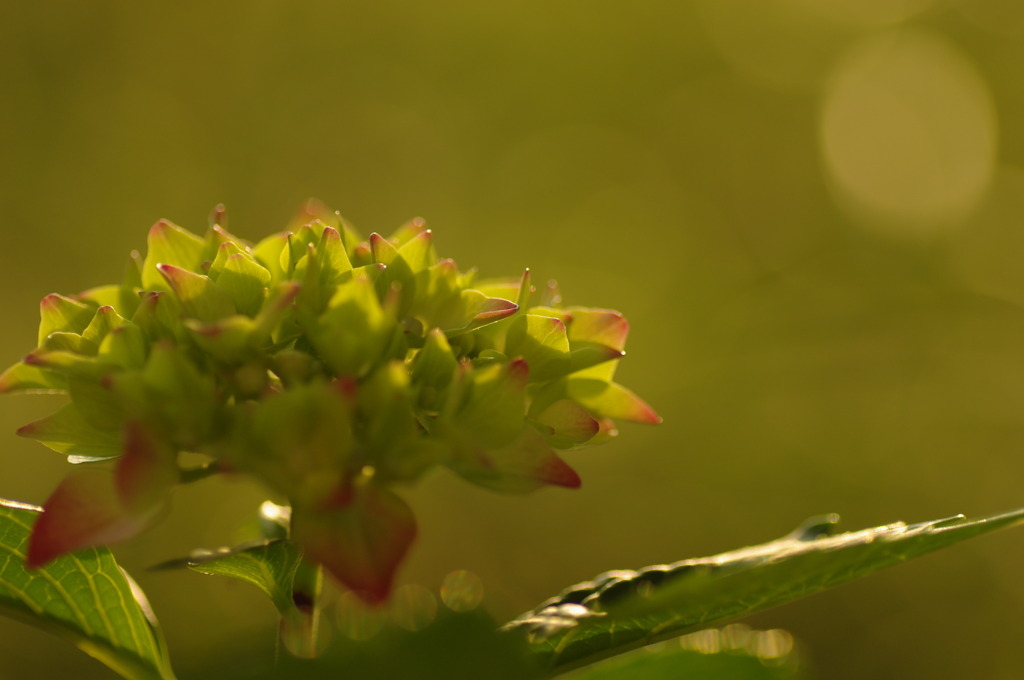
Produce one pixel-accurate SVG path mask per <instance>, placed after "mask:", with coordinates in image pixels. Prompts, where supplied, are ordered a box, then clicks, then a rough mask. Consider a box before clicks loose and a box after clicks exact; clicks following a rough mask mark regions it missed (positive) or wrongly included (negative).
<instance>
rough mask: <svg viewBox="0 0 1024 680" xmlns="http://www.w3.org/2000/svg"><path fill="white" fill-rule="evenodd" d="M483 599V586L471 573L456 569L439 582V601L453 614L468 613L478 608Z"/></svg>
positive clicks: (478, 578) (477, 577)
mask: <svg viewBox="0 0 1024 680" xmlns="http://www.w3.org/2000/svg"><path fill="white" fill-rule="evenodd" d="M483 599H484V584H483V582H482V581H481V580H480V577H479V576H477V575H476V574H474V573H473V572H471V571H467V570H465V569H458V570H456V571H453V572H451V573H449V574H448V575H447V576H445V577H444V580H443V581H442V582H441V601H442V602H444V604H445V606H446V607H448V608H449V609H451V610H452V611H454V612H468V611H472V610H473V609H476V608H477V607H478V606H480V603H481V602H482V601H483Z"/></svg>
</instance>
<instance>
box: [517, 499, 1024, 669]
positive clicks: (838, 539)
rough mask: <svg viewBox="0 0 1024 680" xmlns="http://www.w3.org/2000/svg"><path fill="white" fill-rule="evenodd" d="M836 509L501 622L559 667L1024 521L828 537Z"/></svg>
mask: <svg viewBox="0 0 1024 680" xmlns="http://www.w3.org/2000/svg"><path fill="white" fill-rule="evenodd" d="M837 522H838V517H837V516H836V515H829V516H827V517H824V518H819V519H816V520H811V521H809V522H807V523H805V524H804V525H803V526H801V527H800V528H798V529H797V530H796V531H794V532H793V533H791V534H789V535H787V536H784V537H783V538H781V539H778V540H776V541H772V542H770V543H765V544H763V545H758V546H754V547H750V548H742V549H740V550H736V551H733V552H727V553H723V554H721V555H716V556H713V557H705V558H697V559H688V560H682V561H680V562H675V563H673V564H660V565H654V566H650V567H645V568H644V569H640V570H638V571H610V572H606V573H604V574H601V575H600V576H598V577H596V578H595V579H594V580H593V581H587V582H585V583H580V584H577V585H575V586H571V587H569V588H567V589H565V590H564V591H563V592H562V593H560V594H559V595H557V596H555V597H553V598H551V599H549V600H547V601H546V602H544V603H542V604H541V605H540V606H539V607H538V608H537V609H536V610H534V611H531V612H527V613H526V614H524V615H522V616H521V617H519V618H518V619H516V620H515V621H513V622H511V623H509V624H508V625H507V626H506V627H505V630H519V631H523V632H525V633H526V634H527V637H528V639H529V640H530V642H531V644H532V645H533V649H534V652H535V653H536V654H537V655H538V656H540V657H541V658H542V659H543V660H544V663H545V664H546V665H547V666H548V667H549V668H551V669H554V670H560V671H561V670H568V669H571V668H575V667H578V666H582V665H585V664H588V663H592V662H594V661H597V660H600V659H603V658H606V657H609V656H613V655H615V654H620V653H622V652H625V651H628V650H630V649H635V648H637V647H641V646H644V645H647V644H650V643H652V642H657V641H659V640H664V639H668V638H671V637H675V636H678V635H681V634H683V633H687V632H689V631H693V630H697V629H700V628H704V627H706V626H708V625H710V624H713V623H719V622H724V621H726V620H729V619H734V618H736V617H739V616H744V615H748V614H752V613H754V612H756V611H760V610H762V609H766V608H768V607H770V606H773V605H777V604H782V603H784V602H789V601H791V600H795V599H797V598H800V597H803V596H805V595H810V594H812V593H816V592H819V591H821V590H825V589H826V588H830V587H832V586H836V585H839V584H840V583H845V582H846V581H849V580H852V579H854V578H858V577H860V576H865V575H867V574H870V573H871V572H874V571H877V570H879V569H882V568H884V567H888V566H891V565H894V564H898V563H900V562H903V561H905V560H907V559H910V558H912V557H917V556H919V555H923V554H925V553H928V552H931V551H933V550H937V549H938V548H942V547H945V546H947V545H951V544H953V543H957V542H959V541H962V540H964V539H967V538H971V537H974V536H978V535H980V534H984V533H987V532H989V531H992V530H995V529H999V528H1002V527H1007V526H1012V525H1016V524H1020V523H1022V522H1024V509H1021V510H1016V511H1014V512H1011V513H1008V514H1005V515H998V516H994V517H989V518H986V519H980V520H974V521H967V520H966V519H965V518H964V517H963V516H962V515H958V516H957V517H953V518H949V519H944V520H937V521H934V522H924V523H921V524H914V525H910V526H908V525H906V524H904V523H902V522H897V523H895V524H889V525H886V526H882V527H876V528H873V529H865V530H863V531H856V532H851V533H845V534H839V535H833V533H832V532H833V529H834V527H835V525H836V523H837Z"/></svg>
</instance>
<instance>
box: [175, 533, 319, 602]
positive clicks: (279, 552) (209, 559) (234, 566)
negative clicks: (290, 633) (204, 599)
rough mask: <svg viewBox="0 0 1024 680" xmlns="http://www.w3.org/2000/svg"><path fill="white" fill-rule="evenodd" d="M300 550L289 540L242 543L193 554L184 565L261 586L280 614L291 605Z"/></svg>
mask: <svg viewBox="0 0 1024 680" xmlns="http://www.w3.org/2000/svg"><path fill="white" fill-rule="evenodd" d="M301 560H302V553H301V552H299V549H298V548H297V547H296V546H295V544H294V543H293V542H291V541H289V540H284V539H282V540H276V541H268V542H266V543H261V544H257V545H244V546H238V547H236V548H232V549H230V550H224V551H217V552H212V553H207V554H196V555H193V556H192V557H190V558H189V559H188V561H187V564H188V568H189V569H192V570H193V571H198V572H199V573H200V574H210V575H214V576H226V577H228V578H233V579H237V580H239V581H245V582H246V583H251V584H252V585H254V586H256V587H257V588H259V589H260V590H262V591H263V592H264V593H265V594H266V596H267V597H269V598H270V600H271V601H272V602H273V603H274V606H275V607H277V611H278V612H280V613H281V616H285V615H287V614H288V613H289V612H290V611H291V610H293V609H295V603H294V602H293V601H292V584H293V581H294V579H295V570H296V569H297V568H298V566H299V562H300V561H301Z"/></svg>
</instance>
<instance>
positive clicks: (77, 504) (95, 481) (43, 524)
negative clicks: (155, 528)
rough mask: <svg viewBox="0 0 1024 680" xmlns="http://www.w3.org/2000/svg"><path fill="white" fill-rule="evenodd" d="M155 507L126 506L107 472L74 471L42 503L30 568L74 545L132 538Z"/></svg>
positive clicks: (75, 547) (28, 561) (77, 547)
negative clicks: (129, 508) (139, 509)
mask: <svg viewBox="0 0 1024 680" xmlns="http://www.w3.org/2000/svg"><path fill="white" fill-rule="evenodd" d="M160 507H161V506H160V505H157V506H153V507H149V508H146V509H145V511H142V512H128V511H126V510H125V509H124V508H123V507H122V506H121V504H120V503H119V502H118V498H117V493H116V492H115V490H114V478H113V476H112V475H110V474H109V473H107V472H104V471H98V470H88V471H81V472H77V473H74V474H72V475H70V476H68V477H66V478H65V479H64V481H62V482H61V483H60V485H58V486H57V488H56V490H55V491H54V492H53V494H51V495H50V498H49V499H47V501H46V503H45V504H44V505H43V514H42V515H40V517H39V519H38V520H37V521H36V524H35V527H34V528H33V529H32V537H31V538H30V539H29V544H28V553H27V555H26V557H25V564H26V566H28V567H29V568H30V569H34V568H36V567H41V566H43V565H45V564H47V563H48V562H51V561H52V560H54V559H56V558H57V557H60V556H61V555H64V554H67V553H70V552H74V551H75V550H81V549H83V548H89V547H93V546H99V545H108V544H111V543H116V542H119V541H123V540H125V539H128V538H131V537H132V536H135V535H137V534H138V533H140V532H141V531H142V530H144V529H145V528H146V527H147V526H148V525H149V524H150V523H151V522H152V521H153V520H154V519H155V518H156V516H157V514H158V511H159V509H160Z"/></svg>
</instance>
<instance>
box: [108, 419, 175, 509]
mask: <svg viewBox="0 0 1024 680" xmlns="http://www.w3.org/2000/svg"><path fill="white" fill-rule="evenodd" d="M178 479H179V474H178V469H177V466H176V464H175V458H174V453H173V451H169V450H167V449H166V447H164V446H163V445H161V444H160V442H159V441H157V440H156V439H155V438H154V437H153V436H152V435H151V434H150V432H149V431H148V430H146V428H145V427H143V426H142V425H141V424H140V423H136V422H129V423H126V424H125V426H124V444H123V448H122V456H121V457H120V458H119V459H118V461H117V467H116V468H115V471H114V484H115V487H116V489H117V494H118V497H119V498H120V499H121V504H122V506H123V507H125V508H129V509H133V510H135V509H139V508H145V507H148V506H151V505H153V504H154V503H158V502H159V501H160V500H161V499H163V498H164V497H166V495H167V493H168V492H169V491H170V489H171V487H172V486H174V484H176V483H177V482H178Z"/></svg>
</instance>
